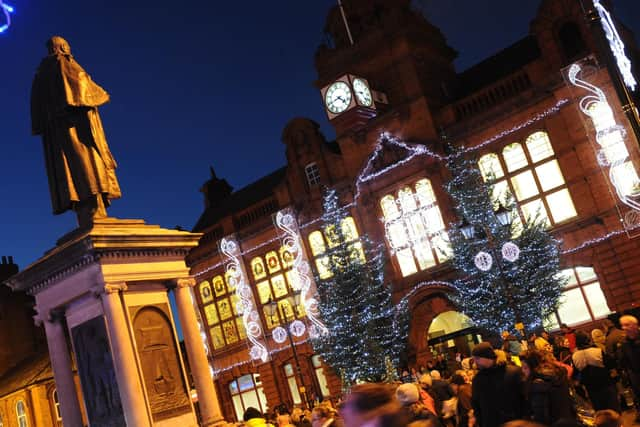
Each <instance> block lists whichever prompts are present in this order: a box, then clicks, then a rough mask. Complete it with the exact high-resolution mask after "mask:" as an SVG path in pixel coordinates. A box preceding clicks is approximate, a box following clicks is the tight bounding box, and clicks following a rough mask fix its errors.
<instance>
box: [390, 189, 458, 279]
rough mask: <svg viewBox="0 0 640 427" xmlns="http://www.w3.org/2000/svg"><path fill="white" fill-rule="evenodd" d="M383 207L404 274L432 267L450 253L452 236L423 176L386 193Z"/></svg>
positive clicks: (431, 190) (391, 246)
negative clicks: (449, 234)
mask: <svg viewBox="0 0 640 427" xmlns="http://www.w3.org/2000/svg"><path fill="white" fill-rule="evenodd" d="M380 208H381V209H382V216H383V218H384V228H385V234H386V237H387V243H388V245H389V247H390V251H391V254H392V255H393V256H395V258H396V261H397V262H398V265H399V267H400V272H401V274H402V276H403V277H406V276H409V275H411V274H414V273H417V272H418V271H421V270H425V269H427V268H430V267H433V266H434V265H437V264H439V263H441V262H443V261H444V260H446V259H447V258H449V257H450V256H451V247H450V245H449V237H448V235H447V232H446V231H445V226H444V221H443V220H442V215H441V213H440V208H439V207H438V204H437V201H436V197H435V194H434V192H433V187H432V186H431V181H429V180H428V179H426V178H425V179H421V180H419V181H417V182H415V183H414V184H413V185H412V186H406V187H403V188H401V189H400V190H398V192H397V193H396V194H387V195H385V196H383V197H382V198H381V199H380Z"/></svg>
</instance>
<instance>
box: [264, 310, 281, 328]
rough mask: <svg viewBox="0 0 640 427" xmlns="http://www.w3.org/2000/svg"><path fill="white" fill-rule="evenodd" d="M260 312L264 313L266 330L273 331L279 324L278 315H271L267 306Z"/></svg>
mask: <svg viewBox="0 0 640 427" xmlns="http://www.w3.org/2000/svg"><path fill="white" fill-rule="evenodd" d="M262 310H263V312H264V320H266V323H267V329H273V328H275V327H276V326H278V325H279V324H280V318H279V317H278V313H275V312H274V313H273V315H272V314H271V307H269V305H268V304H267V305H266V306H264V307H262ZM274 311H277V310H274Z"/></svg>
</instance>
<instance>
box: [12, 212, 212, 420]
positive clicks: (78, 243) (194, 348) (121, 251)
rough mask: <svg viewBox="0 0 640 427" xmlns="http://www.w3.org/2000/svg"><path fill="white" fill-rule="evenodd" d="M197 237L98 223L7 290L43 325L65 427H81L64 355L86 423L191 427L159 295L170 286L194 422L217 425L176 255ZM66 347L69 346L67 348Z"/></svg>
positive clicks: (187, 281)
mask: <svg viewBox="0 0 640 427" xmlns="http://www.w3.org/2000/svg"><path fill="white" fill-rule="evenodd" d="M200 237H201V235H200V234H194V233H188V232H184V231H177V230H166V229H162V228H160V227H158V226H152V225H147V224H145V223H144V221H141V220H118V219H113V218H105V219H102V220H98V221H96V222H95V224H94V225H93V227H92V228H91V229H90V230H84V231H83V230H76V231H74V232H72V233H70V234H68V235H67V236H65V237H63V238H62V239H61V240H60V241H59V242H58V246H56V247H55V248H54V249H52V250H51V251H49V252H47V253H46V254H45V256H43V257H42V258H41V259H39V260H38V261H37V262H35V263H34V264H32V265H30V266H28V267H27V268H25V269H24V270H23V271H22V272H20V273H19V274H17V275H16V276H14V277H12V278H11V280H10V281H9V282H8V283H7V284H8V285H9V286H10V287H12V288H13V289H14V290H20V291H26V292H28V293H30V294H32V295H34V297H35V300H36V310H37V312H38V316H37V317H38V319H37V320H38V321H40V322H45V331H46V334H47V342H48V345H49V352H50V354H51V363H52V367H53V371H54V376H55V380H56V383H57V387H58V397H59V400H60V406H61V412H62V416H63V422H64V424H65V426H69V427H75V426H81V419H82V416H81V413H80V404H79V402H78V399H77V392H76V389H75V386H74V383H73V373H72V367H71V360H70V358H69V353H68V352H69V351H70V350H71V351H73V353H74V355H75V360H76V364H77V368H78V376H79V377H80V384H81V388H82V390H81V391H82V393H81V395H82V396H83V399H82V403H83V407H84V412H85V414H86V418H87V419H88V421H89V424H90V425H97V426H124V425H126V426H130V427H145V426H163V427H164V426H167V427H168V426H180V427H191V426H194V427H195V426H197V425H198V421H197V420H196V415H195V411H194V408H193V404H192V402H191V398H190V387H189V384H188V382H187V375H186V372H185V368H184V364H183V361H182V357H181V355H180V350H179V348H180V347H179V343H178V338H177V334H176V331H175V326H174V319H173V315H172V313H171V308H170V302H169V297H168V291H169V290H171V289H176V301H177V304H176V305H177V308H178V312H179V317H180V319H181V321H182V322H184V323H185V324H184V325H183V328H184V330H185V331H186V332H185V334H184V340H185V347H186V349H187V353H188V357H189V362H190V366H191V369H192V376H193V379H194V383H195V386H196V390H197V393H198V399H199V402H200V412H201V416H202V425H206V426H210V425H215V424H217V423H221V422H223V421H224V420H223V419H222V416H221V412H220V408H219V404H218V400H217V396H216V393H215V388H214V387H213V380H212V378H211V376H210V373H209V367H208V362H207V359H206V355H205V352H204V347H203V343H202V341H201V337H200V335H199V334H198V333H194V332H193V331H194V330H197V325H196V324H195V322H197V320H196V315H195V307H194V305H193V302H192V301H191V291H190V287H191V286H193V284H194V283H195V281H194V280H193V278H191V277H190V276H189V269H188V268H187V266H186V264H185V262H184V258H185V256H186V255H187V253H188V251H189V250H190V249H191V248H192V247H194V246H196V245H197V243H198V240H199V238H200ZM67 337H68V338H67ZM69 341H70V344H71V349H70V348H69V344H68V342H69Z"/></svg>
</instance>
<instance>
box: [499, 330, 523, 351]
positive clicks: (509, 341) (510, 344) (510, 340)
mask: <svg viewBox="0 0 640 427" xmlns="http://www.w3.org/2000/svg"><path fill="white" fill-rule="evenodd" d="M502 350H503V351H505V352H506V353H507V354H508V355H509V356H519V355H520V353H522V344H520V341H518V338H516V337H515V335H513V334H510V333H509V331H502Z"/></svg>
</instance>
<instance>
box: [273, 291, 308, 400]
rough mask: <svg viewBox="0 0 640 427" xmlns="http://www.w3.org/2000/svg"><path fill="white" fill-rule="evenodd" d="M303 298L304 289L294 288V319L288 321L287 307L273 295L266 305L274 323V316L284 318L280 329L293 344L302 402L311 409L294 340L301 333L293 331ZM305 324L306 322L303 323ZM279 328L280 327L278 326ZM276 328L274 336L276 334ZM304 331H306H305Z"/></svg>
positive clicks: (292, 348)
mask: <svg viewBox="0 0 640 427" xmlns="http://www.w3.org/2000/svg"><path fill="white" fill-rule="evenodd" d="M301 299H302V291H301V290H299V289H298V290H294V291H293V313H292V314H293V319H294V320H293V321H291V322H287V314H289V313H288V312H287V311H288V310H287V309H286V307H282V310H281V307H280V306H279V305H278V302H277V301H274V300H273V299H272V298H271V297H269V301H268V302H267V304H266V305H265V307H266V308H267V314H268V315H269V317H271V323H272V324H273V318H274V316H278V317H280V318H281V319H282V322H283V327H281V328H279V329H280V330H284V332H285V333H286V335H287V337H288V338H289V344H290V345H291V350H293V360H294V361H295V363H296V372H297V373H298V377H299V379H300V387H299V391H300V393H301V394H302V402H303V405H304V408H305V409H309V400H308V398H307V389H306V387H305V386H304V377H303V376H302V370H301V369H300V361H299V360H298V352H297V351H296V344H295V341H294V340H293V336H292V335H296V336H299V335H301V334H300V333H298V332H295V331H293V329H294V327H296V326H297V325H296V322H300V320H295V318H296V314H297V312H298V307H299V306H300V302H301ZM303 325H304V324H303ZM276 329H278V328H276ZM276 329H274V332H273V333H274V336H275V334H276ZM303 333H304V332H303Z"/></svg>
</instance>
